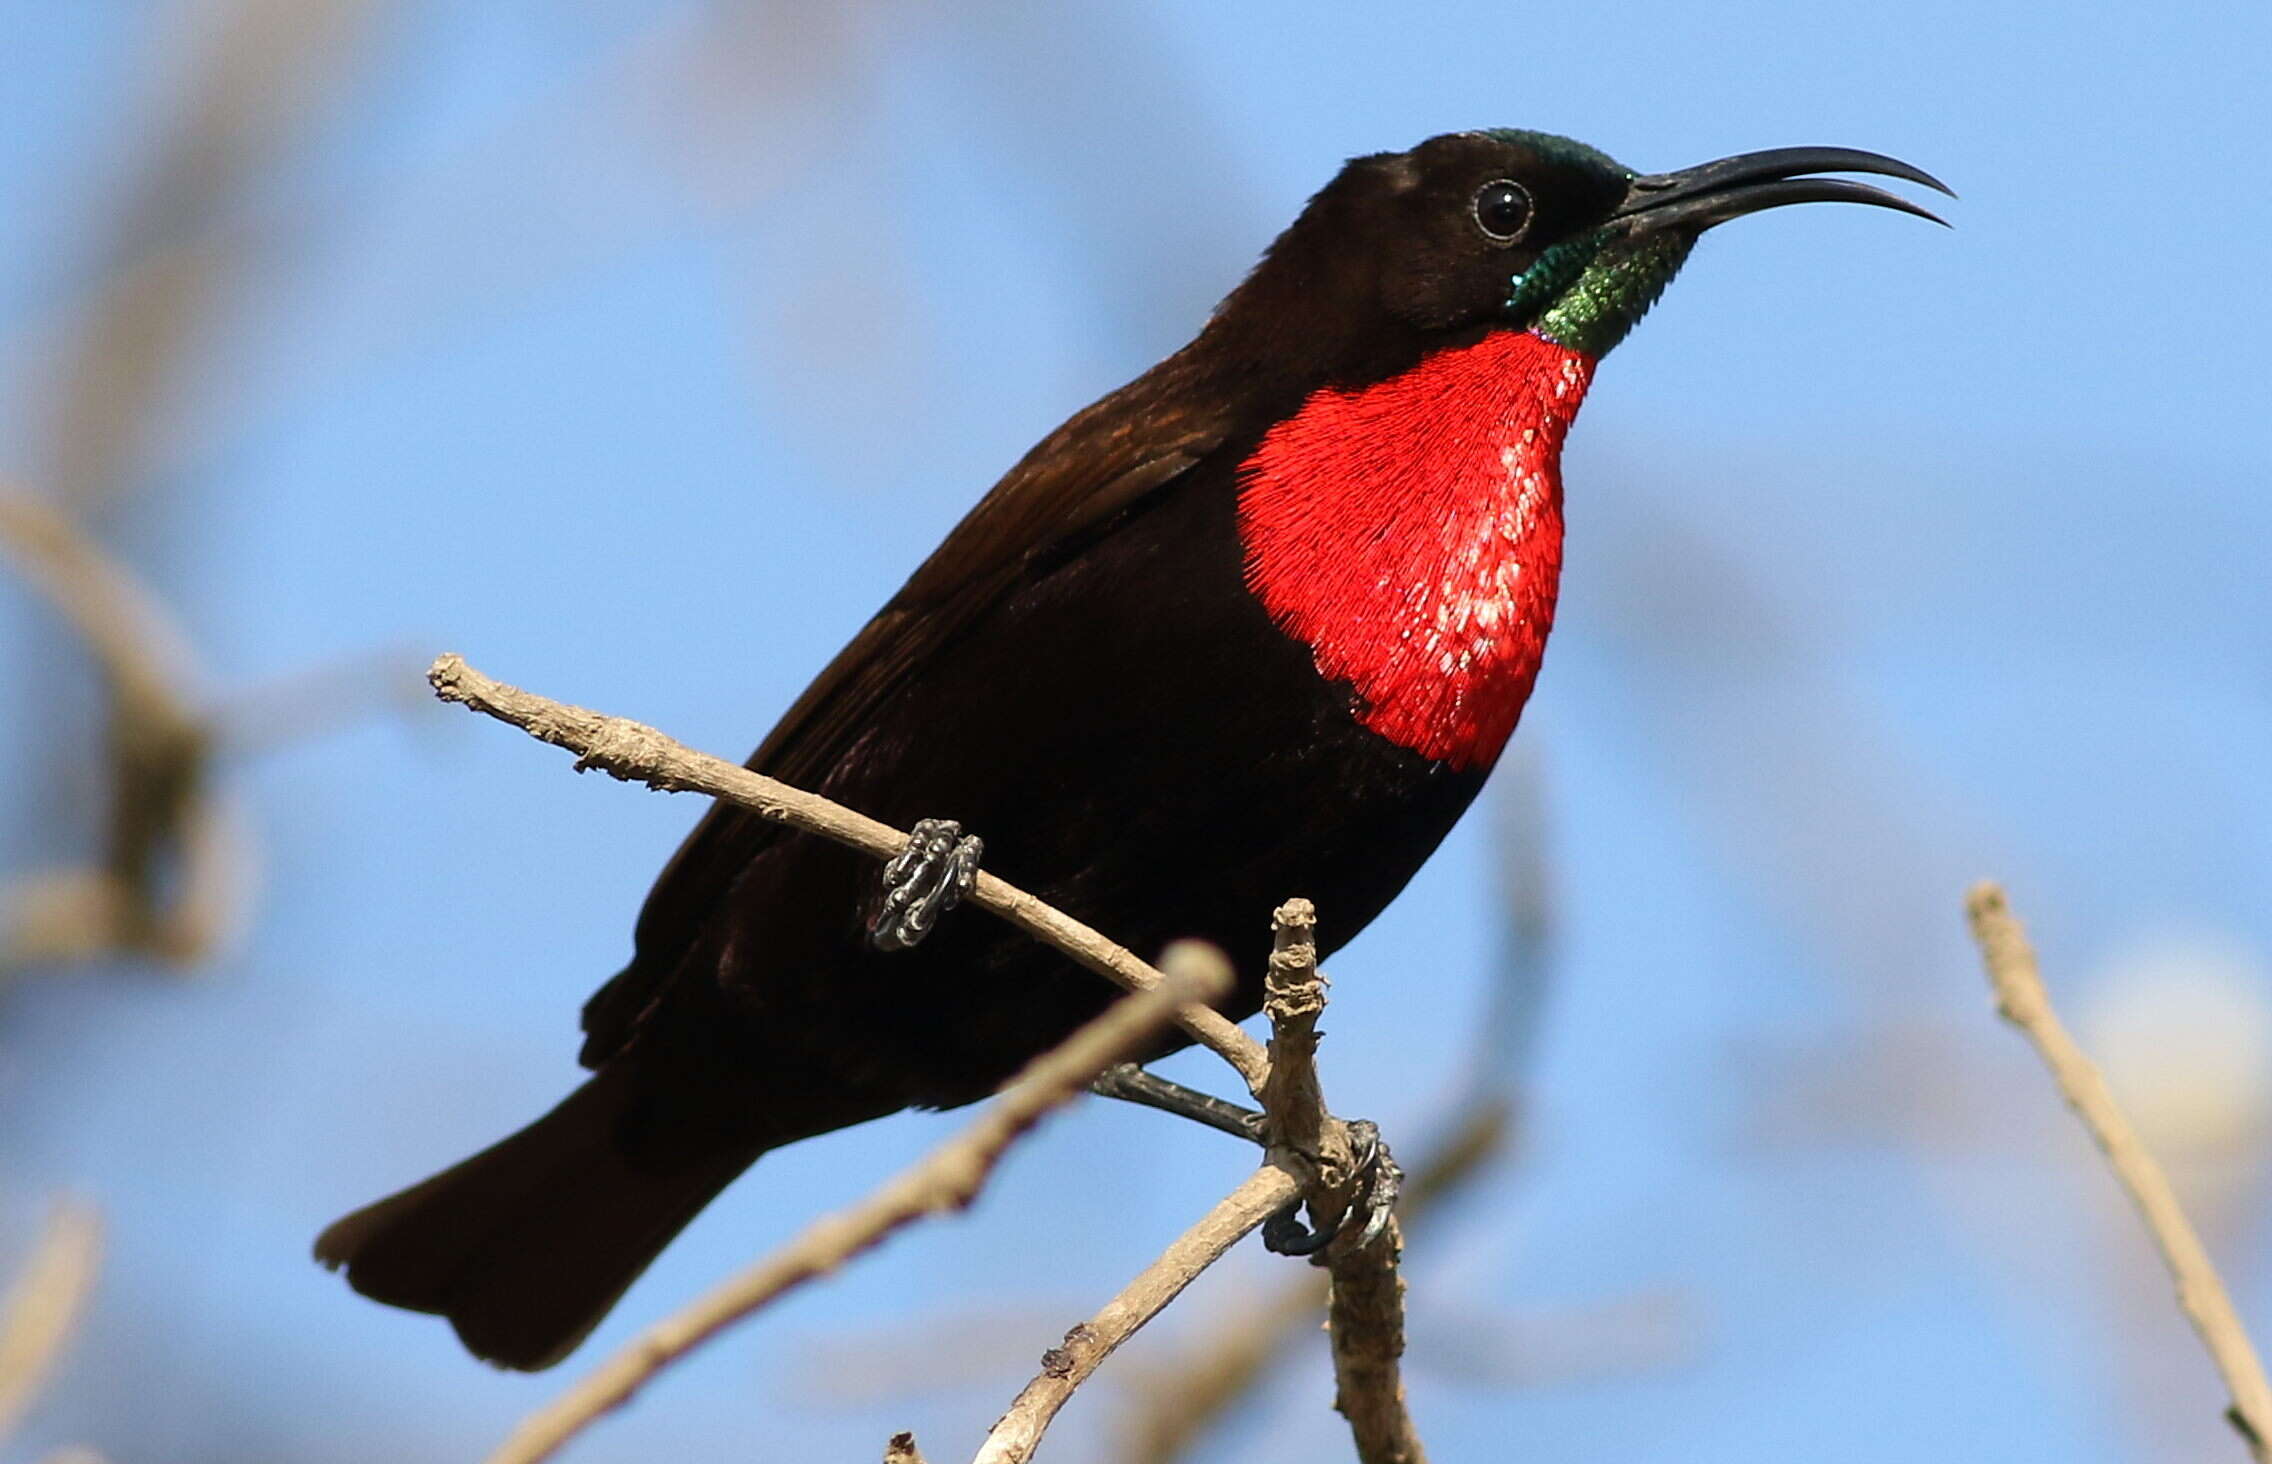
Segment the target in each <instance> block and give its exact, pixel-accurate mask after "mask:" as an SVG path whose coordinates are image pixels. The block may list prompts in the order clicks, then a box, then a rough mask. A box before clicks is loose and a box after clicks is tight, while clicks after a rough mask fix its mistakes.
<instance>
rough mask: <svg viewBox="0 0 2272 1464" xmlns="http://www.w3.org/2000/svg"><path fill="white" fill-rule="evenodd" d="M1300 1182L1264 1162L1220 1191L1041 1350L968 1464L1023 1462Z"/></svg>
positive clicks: (1289, 1198)
mask: <svg viewBox="0 0 2272 1464" xmlns="http://www.w3.org/2000/svg"><path fill="white" fill-rule="evenodd" d="M1302 1189H1303V1180H1302V1177H1300V1176H1298V1175H1296V1174H1294V1173H1293V1172H1291V1171H1290V1170H1288V1169H1285V1168H1281V1167H1278V1166H1276V1165H1265V1166H1264V1167H1262V1168H1261V1169H1258V1170H1256V1171H1255V1172H1254V1173H1253V1174H1252V1175H1251V1176H1249V1177H1248V1178H1247V1181H1246V1182H1245V1183H1244V1184H1242V1185H1240V1186H1239V1187H1238V1188H1237V1189H1235V1190H1233V1191H1231V1192H1230V1194H1228V1195H1226V1196H1224V1197H1223V1199H1222V1200H1221V1201H1220V1202H1218V1203H1217V1204H1216V1206H1215V1208H1214V1209H1212V1210H1209V1211H1208V1212H1207V1214H1206V1215H1205V1216H1204V1217H1202V1218H1201V1219H1200V1221H1199V1223H1198V1224H1196V1225H1194V1226H1192V1227H1191V1228H1190V1229H1189V1230H1187V1231H1185V1232H1184V1233H1183V1234H1182V1235H1181V1236H1179V1237H1178V1238H1177V1239H1176V1241H1175V1243H1174V1244H1172V1245H1170V1246H1169V1247H1168V1248H1167V1250H1166V1251H1164V1252H1162V1253H1161V1255H1160V1257H1159V1258H1158V1259H1157V1260H1155V1261H1153V1262H1152V1263H1151V1264H1150V1265H1149V1266H1146V1267H1145V1268H1144V1269H1143V1271H1142V1272H1141V1273H1140V1274H1139V1275H1138V1276H1137V1277H1136V1278H1135V1279H1134V1280H1133V1281H1130V1282H1129V1283H1128V1285H1127V1286H1126V1287H1124V1288H1122V1289H1121V1291H1120V1294H1119V1295H1117V1296H1115V1297H1113V1299H1112V1300H1111V1301H1109V1302H1106V1303H1105V1305H1104V1308H1103V1309H1102V1310H1101V1311H1099V1312H1098V1313H1097V1314H1096V1315H1095V1316H1093V1317H1091V1318H1090V1319H1089V1320H1088V1321H1085V1322H1083V1323H1081V1324H1080V1325H1078V1326H1076V1327H1074V1328H1073V1330H1071V1331H1070V1332H1067V1333H1066V1334H1065V1340H1064V1342H1063V1343H1062V1344H1061V1345H1059V1346H1056V1347H1053V1348H1051V1349H1050V1350H1049V1351H1048V1352H1047V1353H1045V1354H1044V1355H1043V1357H1042V1360H1041V1372H1040V1374H1039V1375H1038V1376H1036V1377H1035V1378H1034V1380H1033V1381H1032V1382H1030V1383H1028V1384H1026V1385H1025V1388H1024V1389H1023V1390H1022V1391H1021V1392H1020V1393H1019V1394H1018V1396H1017V1397H1016V1399H1014V1400H1013V1401H1012V1402H1011V1404H1010V1408H1009V1411H1008V1412H1006V1413H1004V1414H1003V1415H1002V1417H1001V1419H1000V1421H998V1422H997V1423H996V1424H995V1425H994V1427H993V1428H992V1429H991V1430H989V1431H988V1433H987V1435H986V1442H985V1443H984V1444H983V1445H982V1446H981V1447H980V1448H979V1451H978V1454H977V1456H976V1458H975V1460H974V1461H973V1464H1024V1461H1025V1460H1027V1459H1029V1458H1031V1457H1032V1456H1033V1451H1034V1449H1035V1447H1036V1446H1037V1445H1038V1444H1040V1442H1041V1436H1042V1433H1043V1431H1044V1430H1046V1429H1047V1428H1048V1427H1049V1423H1050V1420H1051V1419H1053V1418H1055V1417H1056V1416H1057V1410H1058V1409H1060V1408H1062V1407H1064V1406H1065V1401H1066V1400H1067V1399H1068V1398H1070V1397H1072V1396H1073V1390H1074V1389H1076V1388H1078V1387H1080V1386H1081V1384H1082V1383H1084V1382H1086V1381H1087V1380H1088V1378H1089V1375H1090V1374H1091V1373H1093V1372H1095V1371H1096V1370H1097V1365H1098V1364H1099V1363H1101V1362H1103V1361H1104V1360H1105V1358H1106V1357H1108V1356H1110V1355H1111V1354H1112V1351H1113V1349H1114V1348H1116V1347H1118V1346H1120V1344H1121V1343H1123V1342H1125V1341H1127V1340H1128V1339H1129V1338H1130V1337H1131V1336H1133V1335H1135V1333H1136V1331H1137V1329H1138V1328H1140V1327H1142V1326H1143V1325H1144V1324H1145V1323H1146V1322H1148V1321H1150V1320H1151V1319H1152V1318H1153V1317H1155V1316H1157V1315H1159V1313H1160V1310H1161V1308H1163V1307H1165V1306H1166V1305H1167V1304H1168V1303H1169V1302H1171V1301H1173V1300H1175V1299H1176V1297H1177V1296H1178V1295H1180V1294H1181V1293H1182V1291H1183V1288H1184V1287H1186V1286H1188V1285H1190V1284H1191V1281H1192V1278H1193V1277H1195V1276H1197V1275H1198V1274H1199V1273H1200V1272H1201V1271H1204V1270H1206V1269H1207V1268H1208V1267H1209V1266H1212V1265H1213V1264H1215V1262H1216V1261H1218V1260H1221V1259H1222V1257H1223V1254H1224V1253H1225V1252H1226V1251H1228V1250H1229V1249H1230V1248H1231V1247H1232V1246H1233V1245H1236V1244H1237V1243H1238V1242H1239V1240H1240V1239H1241V1238H1243V1237H1244V1236H1245V1235H1246V1234H1247V1233H1248V1232H1249V1231H1251V1230H1253V1229H1254V1228H1255V1227H1256V1226H1258V1225H1260V1224H1261V1223H1262V1222H1263V1221H1265V1220H1267V1219H1269V1218H1270V1217H1271V1216H1272V1215H1274V1214H1276V1213H1277V1212H1278V1211H1280V1210H1282V1209H1284V1208H1285V1207H1286V1206H1287V1205H1288V1204H1290V1203H1292V1202H1293V1201H1294V1200H1295V1199H1296V1198H1297V1197H1298V1196H1300V1194H1301V1193H1302Z"/></svg>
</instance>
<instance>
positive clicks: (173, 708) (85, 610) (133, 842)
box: [0, 489, 241, 969]
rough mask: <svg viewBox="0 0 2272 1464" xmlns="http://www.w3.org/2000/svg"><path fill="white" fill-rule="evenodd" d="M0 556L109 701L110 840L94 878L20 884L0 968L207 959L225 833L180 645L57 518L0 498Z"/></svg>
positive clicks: (88, 873)
mask: <svg viewBox="0 0 2272 1464" xmlns="http://www.w3.org/2000/svg"><path fill="white" fill-rule="evenodd" d="M0 551H4V552H6V553H7V554H9V555H10V556H11V557H12V558H13V559H14V560H15V561H16V563H17V566H18V568H19V569H20V570H21V572H22V573H23V574H24V576H25V577H26V578H27V579H28V580H29V581H30V582H31V583H32V584H33V586H35V587H36V588H37V589H38V590H39V591H40V592H41V593H42V594H43V595H45V596H46V597H47V599H48V601H49V602H50V603H51V604H52V605H53V606H54V607H55V609H56V611H57V612H58V613H59V614H61V615H62V616H63V618H64V619H65V620H66V621H68V622H69V623H70V624H71V626H72V628H73V629H74V630H75V631H77V633H78V635H79V638H80V639H81V640H82V641H84V642H85V644H86V646H87V649H88V651H89V653H90V654H91V655H92V656H93V657H94V659H95V663H96V664H97V665H98V666H99V667H100V668H101V670H102V674H103V680H104V683H105V685H106V687H107V689H108V691H109V693H110V723H109V738H108V740H109V755H110V764H111V784H112V788H111V811H110V829H109V834H108V838H107V840H106V848H105V850H104V854H103V862H102V864H101V866H100V867H97V868H88V869H69V870H59V871H55V872H52V873H49V874H46V875H42V876H39V877H37V878H34V879H32V880H28V881H25V882H24V883H23V884H22V885H20V886H19V887H18V888H17V889H16V890H15V891H14V892H12V896H11V899H10V905H11V907H12V908H11V910H10V911H9V912H8V922H7V929H6V930H5V932H0V969H12V968H16V967H21V966H28V965H32V964H35V963H45V962H49V961H61V960H83V959H89V958H92V957H95V956H100V955H104V954H108V953H111V952H117V951H124V952H133V953H137V954H144V955H151V956H156V957H158V958H160V959H162V960H167V961H173V962H177V963H187V962H190V961H194V960H196V959H197V958H199V957H200V956H203V955H204V954H205V953H206V952H207V951H209V950H211V949H212V947H213V946H214V945H216V944H217V943H218V942H219V940H220V939H221V937H222V935H223V933H224V932H225V931H226V930H227V929H228V927H229V924H230V922H231V919H232V918H233V915H234V913H235V911H236V909H237V907H238V906H239V905H240V904H241V899H240V894H241V891H240V890H239V888H238V886H239V884H240V880H239V878H238V866H239V863H240V858H239V851H238V849H237V847H236V837H235V833H234V828H235V825H234V822H233V821H232V820H231V819H230V818H228V817H227V815H226V812H225V810H223V809H222V808H220V807H219V806H218V805H217V803H216V801H215V800H214V798H213V797H212V795H211V792H210V790H209V788H208V781H209V779H208V776H207V775H208V772H209V768H210V763H211V742H212V739H211V737H210V735H209V732H208V728H207V725H206V721H205V718H204V716H203V714H202V713H201V712H200V711H199V710H198V708H197V704H196V700H195V696H194V694H193V693H192V692H191V690H190V689H189V688H190V685H191V683H192V682H193V681H194V680H195V679H197V678H196V672H195V664H194V661H193V658H192V657H191V656H190V653H189V650H188V644H187V641H186V639H185V638H184V637H183V635H182V634H181V632H180V631H179V630H178V629H177V628H176V627H175V625H174V624H173V622H172V620H171V619H170V618H169V617H168V616H167V615H166V614H165V612H164V610H163V609H161V608H160V606H159V604H158V602H157V600H156V598H155V597H154V596H152V595H151V594H150V593H149V591H148V590H147V589H146V588H144V587H143V586H142V585H141V584H140V583H139V582H138V581H136V580H135V578H134V577H133V576H132V575H130V574H128V573H127V571H126V570H125V568H124V567H123V566H121V565H120V564H118V563H117V562H116V561H115V560H113V559H111V558H110V557H109V556H108V555H106V554H104V553H103V551H102V550H101V549H100V548H99V547H98V546H97V545H96V544H95V543H94V542H93V541H92V540H91V539H89V538H88V537H87V535H86V534H85V533H83V532H82V531H81V530H80V529H79V527H78V525H76V524H75V523H73V522H72V520H71V519H70V518H69V516H68V515H66V514H64V513H63V512H62V511H61V510H59V509H56V508H54V507H52V506H50V505H48V504H46V503H44V502H42V501H41V500H40V499H38V498H37V497H35V496H33V495H31V494H29V493H23V492H17V491H12V490H6V489H0Z"/></svg>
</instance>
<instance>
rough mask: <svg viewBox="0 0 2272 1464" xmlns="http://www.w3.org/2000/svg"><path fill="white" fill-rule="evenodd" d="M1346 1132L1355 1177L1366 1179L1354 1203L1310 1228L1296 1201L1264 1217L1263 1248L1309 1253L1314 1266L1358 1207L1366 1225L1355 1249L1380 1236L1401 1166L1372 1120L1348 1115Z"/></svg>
mask: <svg viewBox="0 0 2272 1464" xmlns="http://www.w3.org/2000/svg"><path fill="white" fill-rule="evenodd" d="M1349 1137H1350V1139H1351V1140H1352V1141H1353V1142H1354V1143H1355V1144H1356V1145H1357V1157H1356V1171H1357V1176H1358V1178H1359V1179H1361V1180H1364V1181H1366V1182H1365V1183H1364V1184H1363V1185H1362V1187H1361V1188H1360V1189H1359V1191H1358V1195H1357V1201H1356V1203H1355V1204H1353V1205H1351V1206H1350V1207H1349V1208H1348V1209H1347V1210H1345V1211H1343V1212H1342V1214H1341V1218H1340V1219H1339V1220H1336V1221H1335V1222H1334V1223H1333V1224H1332V1225H1329V1226H1320V1227H1319V1228H1318V1229H1316V1230H1311V1229H1310V1228H1309V1227H1307V1226H1305V1225H1303V1224H1302V1221H1301V1213H1300V1212H1301V1202H1300V1201H1296V1202H1295V1203H1293V1204H1291V1205H1288V1206H1287V1207H1286V1208H1285V1209H1283V1210H1280V1211H1279V1212H1278V1213H1277V1214H1275V1215H1273V1216H1271V1217H1270V1218H1269V1219H1268V1220H1265V1221H1264V1222H1262V1244H1263V1245H1264V1247H1265V1248H1267V1249H1269V1250H1271V1251H1274V1252H1276V1253H1277V1254H1279V1255H1282V1256H1309V1257H1310V1258H1311V1264H1312V1265H1324V1264H1325V1258H1324V1257H1323V1256H1322V1255H1321V1254H1319V1253H1320V1252H1322V1251H1323V1250H1324V1249H1325V1248H1326V1247H1327V1246H1329V1245H1331V1244H1333V1242H1334V1240H1335V1238H1336V1237H1338V1236H1340V1235H1341V1234H1342V1233H1343V1232H1344V1231H1346V1230H1347V1229H1348V1228H1349V1220H1350V1217H1351V1216H1353V1215H1355V1214H1356V1213H1357V1212H1358V1211H1360V1210H1362V1211H1364V1212H1365V1228H1364V1229H1363V1230H1362V1231H1360V1232H1359V1233H1358V1236H1357V1240H1356V1245H1355V1248H1356V1249H1358V1250H1363V1249H1364V1248H1365V1247H1366V1246H1369V1245H1371V1244H1372V1243H1373V1242H1374V1241H1376V1240H1378V1239H1380V1236H1381V1232H1382V1231H1383V1230H1386V1229H1387V1228H1388V1222H1389V1221H1390V1220H1391V1219H1393V1218H1394V1217H1395V1215H1396V1201H1397V1196H1398V1195H1399V1193H1400V1192H1401V1191H1402V1190H1403V1188H1404V1171H1403V1170H1402V1169H1400V1168H1398V1167H1397V1163H1396V1160H1395V1158H1394V1157H1392V1156H1391V1155H1390V1154H1389V1151H1388V1145H1387V1144H1385V1143H1383V1142H1382V1141H1381V1131H1380V1129H1379V1128H1378V1127H1377V1126H1375V1125H1374V1124H1372V1123H1371V1122H1369V1121H1367V1120H1365V1119H1361V1118H1358V1119H1351V1120H1350V1121H1349Z"/></svg>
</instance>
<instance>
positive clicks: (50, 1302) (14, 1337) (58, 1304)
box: [0, 1200, 103, 1439]
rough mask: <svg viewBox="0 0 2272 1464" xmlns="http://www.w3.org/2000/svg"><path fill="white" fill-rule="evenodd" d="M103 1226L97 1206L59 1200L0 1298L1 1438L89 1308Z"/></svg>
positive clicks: (13, 1425)
mask: <svg viewBox="0 0 2272 1464" xmlns="http://www.w3.org/2000/svg"><path fill="white" fill-rule="evenodd" d="M102 1229H103V1228H102V1217H101V1216H100V1215H98V1214H97V1213H96V1212H95V1210H94V1208H93V1207H92V1206H89V1205H85V1204H81V1203H77V1202H75V1201H70V1200H64V1201H60V1202H58V1203H57V1205H56V1206H55V1210H54V1213H53V1214H52V1215H50V1216H49V1217H48V1222H47V1230H46V1232H45V1233H44V1234H42V1235H41V1237H40V1239H39V1244H38V1246H37V1247H36V1248H35V1249H34V1250H33V1252H32V1258H31V1260H30V1261H29V1262H28V1263H27V1264H26V1265H25V1267H24V1269H23V1270H22V1272H21V1273H19V1274H18V1276H17V1277H16V1280H15V1283H14V1284H13V1285H11V1286H10V1287H9V1288H8V1296H7V1300H6V1302H5V1303H0V1439H4V1438H6V1437H7V1436H8V1435H9V1434H11V1433H13V1432H14V1431H15V1428H16V1424H17V1423H18V1422H19V1421H20V1420H21V1419H22V1418H23V1415H24V1410H25V1409H26V1408H27V1407H29V1406H30V1404H31V1401H32V1399H33V1398H35V1397H37V1396H38V1395H39V1390H40V1387H41V1385H42V1384H44V1383H45V1382H46V1381H47V1376H48V1374H49V1372H50V1371H52V1370H53V1368H54V1366H55V1362H56V1359H57V1358H58V1357H60V1356H61V1355H62V1352H63V1348H64V1344H66V1343H67V1342H69V1341H70V1339H71V1334H72V1332H73V1331H74V1330H75V1329H76V1328H77V1326H78V1324H79V1319H80V1317H81V1316H82V1315H83V1314H84V1312H85V1311H86V1306H87V1298H88V1296H89V1295H90V1294H91V1293H92V1292H93V1290H94V1284H95V1272H96V1267H97V1265H98V1264H99V1263H100V1261H101V1259H102Z"/></svg>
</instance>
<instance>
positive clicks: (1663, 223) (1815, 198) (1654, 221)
mask: <svg viewBox="0 0 2272 1464" xmlns="http://www.w3.org/2000/svg"><path fill="white" fill-rule="evenodd" d="M1815 173H1876V174H1878V175H1880V176H1881V177H1887V178H1900V179H1902V180H1904V181H1905V182H1910V183H1918V184H1922V185H1924V186H1925V187H1927V188H1932V189H1936V190H1938V191H1940V192H1942V193H1946V194H1948V196H1949V197H1951V198H1954V197H1956V194H1955V192H1954V191H1953V190H1952V189H1950V187H1949V186H1948V185H1947V184H1946V183H1943V182H1942V181H1941V180H1940V179H1938V178H1936V177H1934V176H1933V175H1932V174H1930V173H1928V172H1926V171H1925V170H1924V169H1922V168H1913V167H1911V166H1910V165H1909V164H1907V163H1905V162H1902V161H1901V160H1900V159H1898V158H1889V157H1887V156H1885V155H1884V154H1883V153H1874V152H1861V151H1859V150H1857V149H1855V148H1850V147H1778V148H1770V149H1769V150H1768V151H1766V152H1754V153H1742V154H1739V155H1737V156H1735V157H1732V158H1722V159H1720V160H1719V161H1718V162H1716V163H1704V164H1701V165H1699V166H1697V167H1693V168H1683V169H1681V170H1680V171H1679V172H1677V173H1648V174H1643V175H1642V176H1640V177H1638V178H1635V179H1634V180H1633V182H1632V183H1631V184H1630V185H1629V186H1628V187H1627V189H1626V192H1625V201H1624V202H1623V203H1621V204H1619V205H1618V208H1617V212H1616V213H1614V214H1612V215H1610V223H1611V224H1612V225H1613V226H1619V227H1621V228H1622V230H1623V232H1624V233H1625V234H1626V235H1627V236H1631V235H1635V234H1643V233H1652V234H1653V233H1657V232H1659V231H1661V230H1665V229H1688V230H1692V231H1694V232H1696V233H1701V232H1703V231H1704V230H1706V229H1709V228H1711V227H1712V226H1713V225H1714V224H1724V223H1726V222H1727V221H1728V220H1729V219H1734V218H1741V217H1742V216H1743V215H1745V214H1748V213H1758V212H1759V211H1760V210H1761V209H1766V208H1781V207H1782V206H1783V205H1784V204H1786V203H1867V204H1873V205H1875V206H1876V207H1878V208H1890V209H1894V210H1897V211H1898V212H1901V213H1905V214H1915V215H1916V216H1917V217H1918V218H1921V219H1930V220H1932V221H1933V222H1934V223H1936V224H1941V225H1943V226H1946V225H1947V223H1948V220H1947V219H1944V218H1942V217H1941V216H1940V215H1938V214H1936V213H1933V212H1932V211H1931V210H1929V209H1925V208H1921V207H1919V206H1918V205H1916V204H1914V203H1911V202H1910V201H1909V200H1908V199H1906V198H1903V197H1902V196H1901V195H1900V194H1898V193H1888V192H1887V191H1886V190H1885V189H1883V188H1873V187H1871V186H1870V185H1869V184H1867V183H1856V182H1854V181H1853V180H1852V179H1849V178H1816V177H1811V176H1809V175H1810V174H1815Z"/></svg>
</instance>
